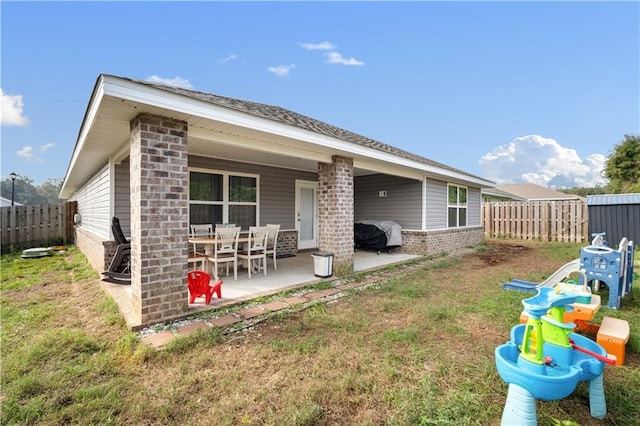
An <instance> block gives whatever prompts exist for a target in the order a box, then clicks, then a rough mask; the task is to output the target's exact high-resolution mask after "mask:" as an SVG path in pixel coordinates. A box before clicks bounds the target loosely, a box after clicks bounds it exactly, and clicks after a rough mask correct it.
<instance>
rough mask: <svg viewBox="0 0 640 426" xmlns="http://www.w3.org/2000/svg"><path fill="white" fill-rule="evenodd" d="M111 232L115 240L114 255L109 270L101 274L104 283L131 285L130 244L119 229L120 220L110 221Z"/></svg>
mask: <svg viewBox="0 0 640 426" xmlns="http://www.w3.org/2000/svg"><path fill="white" fill-rule="evenodd" d="M111 232H112V233H113V239H114V240H115V242H116V244H117V246H116V253H115V254H114V256H113V259H111V263H109V269H107V270H106V271H104V272H103V273H102V274H103V275H105V278H103V280H104V281H107V282H111V283H115V284H131V242H130V241H129V240H127V238H126V237H125V236H124V233H123V232H122V228H121V227H120V219H118V218H117V217H113V218H112V219H111Z"/></svg>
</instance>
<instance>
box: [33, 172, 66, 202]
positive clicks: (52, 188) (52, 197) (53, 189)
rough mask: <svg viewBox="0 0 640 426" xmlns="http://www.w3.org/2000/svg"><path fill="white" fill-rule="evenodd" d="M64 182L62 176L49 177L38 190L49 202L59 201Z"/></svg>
mask: <svg viewBox="0 0 640 426" xmlns="http://www.w3.org/2000/svg"><path fill="white" fill-rule="evenodd" d="M62 182H63V179H61V178H58V179H52V178H49V179H47V181H46V182H45V183H43V184H42V185H40V186H38V187H37V188H36V192H37V193H38V195H40V196H41V197H42V198H44V199H45V200H46V202H47V203H59V202H60V201H61V200H60V198H59V194H60V189H61V188H62Z"/></svg>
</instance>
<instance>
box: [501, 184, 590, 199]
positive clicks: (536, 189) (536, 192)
mask: <svg viewBox="0 0 640 426" xmlns="http://www.w3.org/2000/svg"><path fill="white" fill-rule="evenodd" d="M496 189H499V190H501V191H505V192H508V193H510V194H513V195H516V196H518V197H521V198H524V199H526V200H529V201H542V200H550V201H554V200H580V199H582V198H581V197H579V196H577V195H572V194H565V193H564V192H560V191H556V190H555V189H551V188H546V187H544V186H540V185H536V184H535V183H512V184H506V185H497V186H496Z"/></svg>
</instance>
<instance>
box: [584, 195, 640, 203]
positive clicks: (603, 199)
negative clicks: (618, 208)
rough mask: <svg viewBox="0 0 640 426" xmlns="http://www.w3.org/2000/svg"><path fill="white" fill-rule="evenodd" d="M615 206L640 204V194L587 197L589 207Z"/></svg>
mask: <svg viewBox="0 0 640 426" xmlns="http://www.w3.org/2000/svg"><path fill="white" fill-rule="evenodd" d="M614 204H640V194H603V195H587V205H588V206H610V205H614Z"/></svg>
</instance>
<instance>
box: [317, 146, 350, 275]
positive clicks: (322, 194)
mask: <svg viewBox="0 0 640 426" xmlns="http://www.w3.org/2000/svg"><path fill="white" fill-rule="evenodd" d="M318 217H319V220H318V228H319V229H318V231H319V241H318V248H319V249H320V251H323V252H330V253H333V273H334V274H335V275H337V276H341V275H346V274H349V273H351V272H353V159H351V158H347V157H340V156H334V157H333V161H332V163H331V164H328V163H318Z"/></svg>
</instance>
